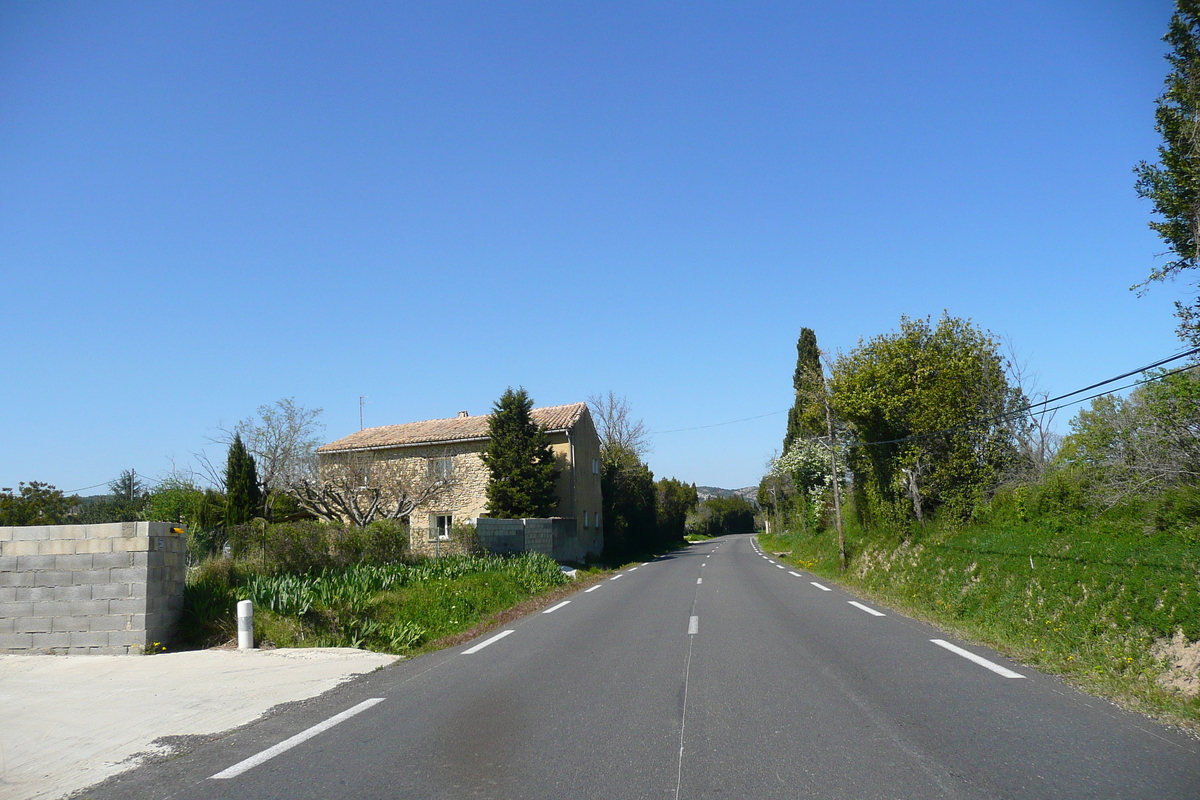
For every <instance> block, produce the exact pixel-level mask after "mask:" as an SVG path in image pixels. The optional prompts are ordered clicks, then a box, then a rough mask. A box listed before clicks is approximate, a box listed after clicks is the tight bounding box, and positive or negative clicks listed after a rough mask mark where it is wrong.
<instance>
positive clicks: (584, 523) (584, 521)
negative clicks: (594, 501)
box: [583, 511, 588, 528]
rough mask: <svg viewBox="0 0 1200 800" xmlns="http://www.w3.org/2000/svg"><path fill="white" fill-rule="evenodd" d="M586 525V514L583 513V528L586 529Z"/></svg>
mask: <svg viewBox="0 0 1200 800" xmlns="http://www.w3.org/2000/svg"><path fill="white" fill-rule="evenodd" d="M587 523H588V512H586V511H584V512H583V527H585V528H586V527H587V526H588V524H587Z"/></svg>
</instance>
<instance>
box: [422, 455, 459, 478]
mask: <svg viewBox="0 0 1200 800" xmlns="http://www.w3.org/2000/svg"><path fill="white" fill-rule="evenodd" d="M427 461H428V464H429V477H431V478H434V479H436V480H446V479H447V478H449V477H450V476H451V475H453V474H454V459H453V458H430V459H427Z"/></svg>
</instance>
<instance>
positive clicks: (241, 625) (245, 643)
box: [237, 600, 254, 650]
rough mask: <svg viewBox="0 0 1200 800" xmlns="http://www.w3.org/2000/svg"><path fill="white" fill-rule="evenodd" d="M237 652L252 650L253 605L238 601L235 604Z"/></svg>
mask: <svg viewBox="0 0 1200 800" xmlns="http://www.w3.org/2000/svg"><path fill="white" fill-rule="evenodd" d="M237 621H238V650H253V649H254V603H252V602H250V601H249V600H239V601H238V604H237Z"/></svg>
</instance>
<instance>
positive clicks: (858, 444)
mask: <svg viewBox="0 0 1200 800" xmlns="http://www.w3.org/2000/svg"><path fill="white" fill-rule="evenodd" d="M1197 350H1200V348H1197ZM1191 352H1195V351H1191ZM1184 355H1187V354H1186V353H1185V354H1184ZM1176 358H1182V356H1177V357H1172V358H1170V359H1165V360H1163V361H1159V362H1156V365H1161V364H1164V363H1168V362H1169V361H1174V360H1176ZM1197 366H1200V365H1196V364H1189V365H1188V366H1186V367H1179V368H1178V369H1173V370H1171V371H1170V372H1164V373H1163V374H1162V375H1155V376H1153V377H1151V378H1146V379H1145V380H1141V381H1134V382H1133V383H1128V384H1126V385H1124V386H1118V387H1117V388H1116V389H1109V390H1107V391H1104V392H1097V393H1096V394H1093V395H1089V396H1087V397H1081V398H1080V399H1078V400H1072V401H1071V402H1069V403H1063V404H1061V405H1058V406H1055V407H1054V408H1044V409H1042V410H1041V411H1040V412H1038V413H1041V414H1048V413H1050V412H1051V411H1059V410H1060V409H1064V408H1067V407H1068V406H1076V405H1079V404H1080V403H1086V402H1087V401H1088V400H1095V399H1096V398H1097V397H1104V396H1105V395H1109V394H1112V393H1113V392H1123V391H1125V390H1126V389H1131V388H1133V387H1134V386H1144V385H1145V384H1147V383H1153V382H1154V381H1159V380H1162V379H1163V378H1168V377H1170V376H1172V375H1176V374H1178V373H1180V372H1187V371H1188V370H1190V369H1196V367H1197ZM1152 368H1153V367H1149V368H1148V369H1152ZM1137 372H1138V371H1137V370H1135V371H1134V372H1127V373H1125V374H1124V375H1120V376H1118V377H1117V378H1112V379H1110V380H1107V381H1102V382H1101V383H1096V384H1093V385H1091V386H1089V387H1087V388H1084V389H1077V390H1075V391H1074V392H1068V393H1067V394H1064V395H1059V396H1058V397H1055V398H1052V399H1050V400H1044V401H1042V402H1040V403H1033V404H1031V405H1028V406H1025V407H1024V408H1018V409H1016V410H1015V411H1009V412H1007V413H1004V414H1000V415H999V416H995V417H990V418H988V419H981V420H976V421H975V422H964V423H963V424H961V425H955V426H954V427H951V428H942V429H941V430H936V431H927V432H925V433H914V434H912V435H911V436H902V437H900V438H899V439H883V440H881V441H878V442H850V443H849V444H848V445H847V447H877V446H879V445H884V444H900V443H902V442H912V441H917V440H918V439H928V438H931V437H933V436H941V435H942V434H944V433H955V432H956V431H961V430H968V429H970V428H979V427H984V426H986V425H991V424H993V423H997V422H1005V421H1007V420H1010V419H1014V418H1016V417H1020V416H1022V415H1024V414H1026V413H1028V412H1029V410H1030V409H1032V408H1036V407H1037V406H1040V405H1044V404H1045V403H1052V402H1055V401H1057V400H1062V399H1064V398H1067V397H1074V396H1075V395H1077V394H1079V393H1080V392H1086V391H1087V390H1088V389H1095V388H1096V387H1098V386H1104V385H1105V384H1107V383H1112V382H1113V381H1114V380H1120V379H1121V378H1128V377H1129V376H1130V375H1134V374H1136V373H1137Z"/></svg>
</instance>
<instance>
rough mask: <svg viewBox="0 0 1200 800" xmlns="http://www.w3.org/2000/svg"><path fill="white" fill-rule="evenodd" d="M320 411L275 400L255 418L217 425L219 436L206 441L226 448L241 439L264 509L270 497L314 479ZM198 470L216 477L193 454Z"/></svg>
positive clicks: (201, 458)
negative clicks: (248, 454) (252, 458)
mask: <svg viewBox="0 0 1200 800" xmlns="http://www.w3.org/2000/svg"><path fill="white" fill-rule="evenodd" d="M321 412H322V409H319V408H305V407H304V406H301V405H297V404H296V400H295V398H293V397H285V398H282V399H280V400H276V401H275V402H274V403H272V404H270V405H262V406H259V407H258V417H257V419H256V418H255V417H247V418H246V419H244V420H242V421H241V422H239V423H237V424H236V425H234V426H233V427H232V428H225V427H222V426H220V425H218V428H217V429H218V431H219V433H218V434H217V435H216V436H212V437H210V438H209V441H210V442H212V443H213V444H220V445H228V444H229V443H230V442H232V441H233V437H234V436H235V435H239V434H240V435H241V437H242V441H243V442H245V444H246V449H247V450H249V451H250V454H251V455H253V456H254V465H255V468H256V469H257V471H258V479H259V483H260V484H261V485H262V489H263V504H264V509H265V508H268V507H269V506H270V502H271V495H272V494H275V493H278V492H287V491H288V490H289V489H290V488H292V487H293V486H296V485H299V484H301V483H305V482H308V483H310V484H311V483H312V481H313V480H314V479H315V478H316V473H315V471H314V470H315V464H316V459H315V456H314V454H315V453H316V449H317V447H318V446H319V445H320V443H321V442H320V439H319V434H320V431H322V430H323V429H324V427H325V426H324V425H323V424H322V423H321V422H320V421H319V419H318V418H319V417H320V416H321ZM196 458H197V459H198V460H199V461H200V463H201V466H203V467H204V468H205V470H206V471H207V472H208V473H210V474H209V478H210V479H213V478H214V477H215V476H216V471H215V470H214V469H213V468H212V465H211V464H210V463H209V462H208V459H207V457H206V456H205V455H204V453H199V454H196Z"/></svg>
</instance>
